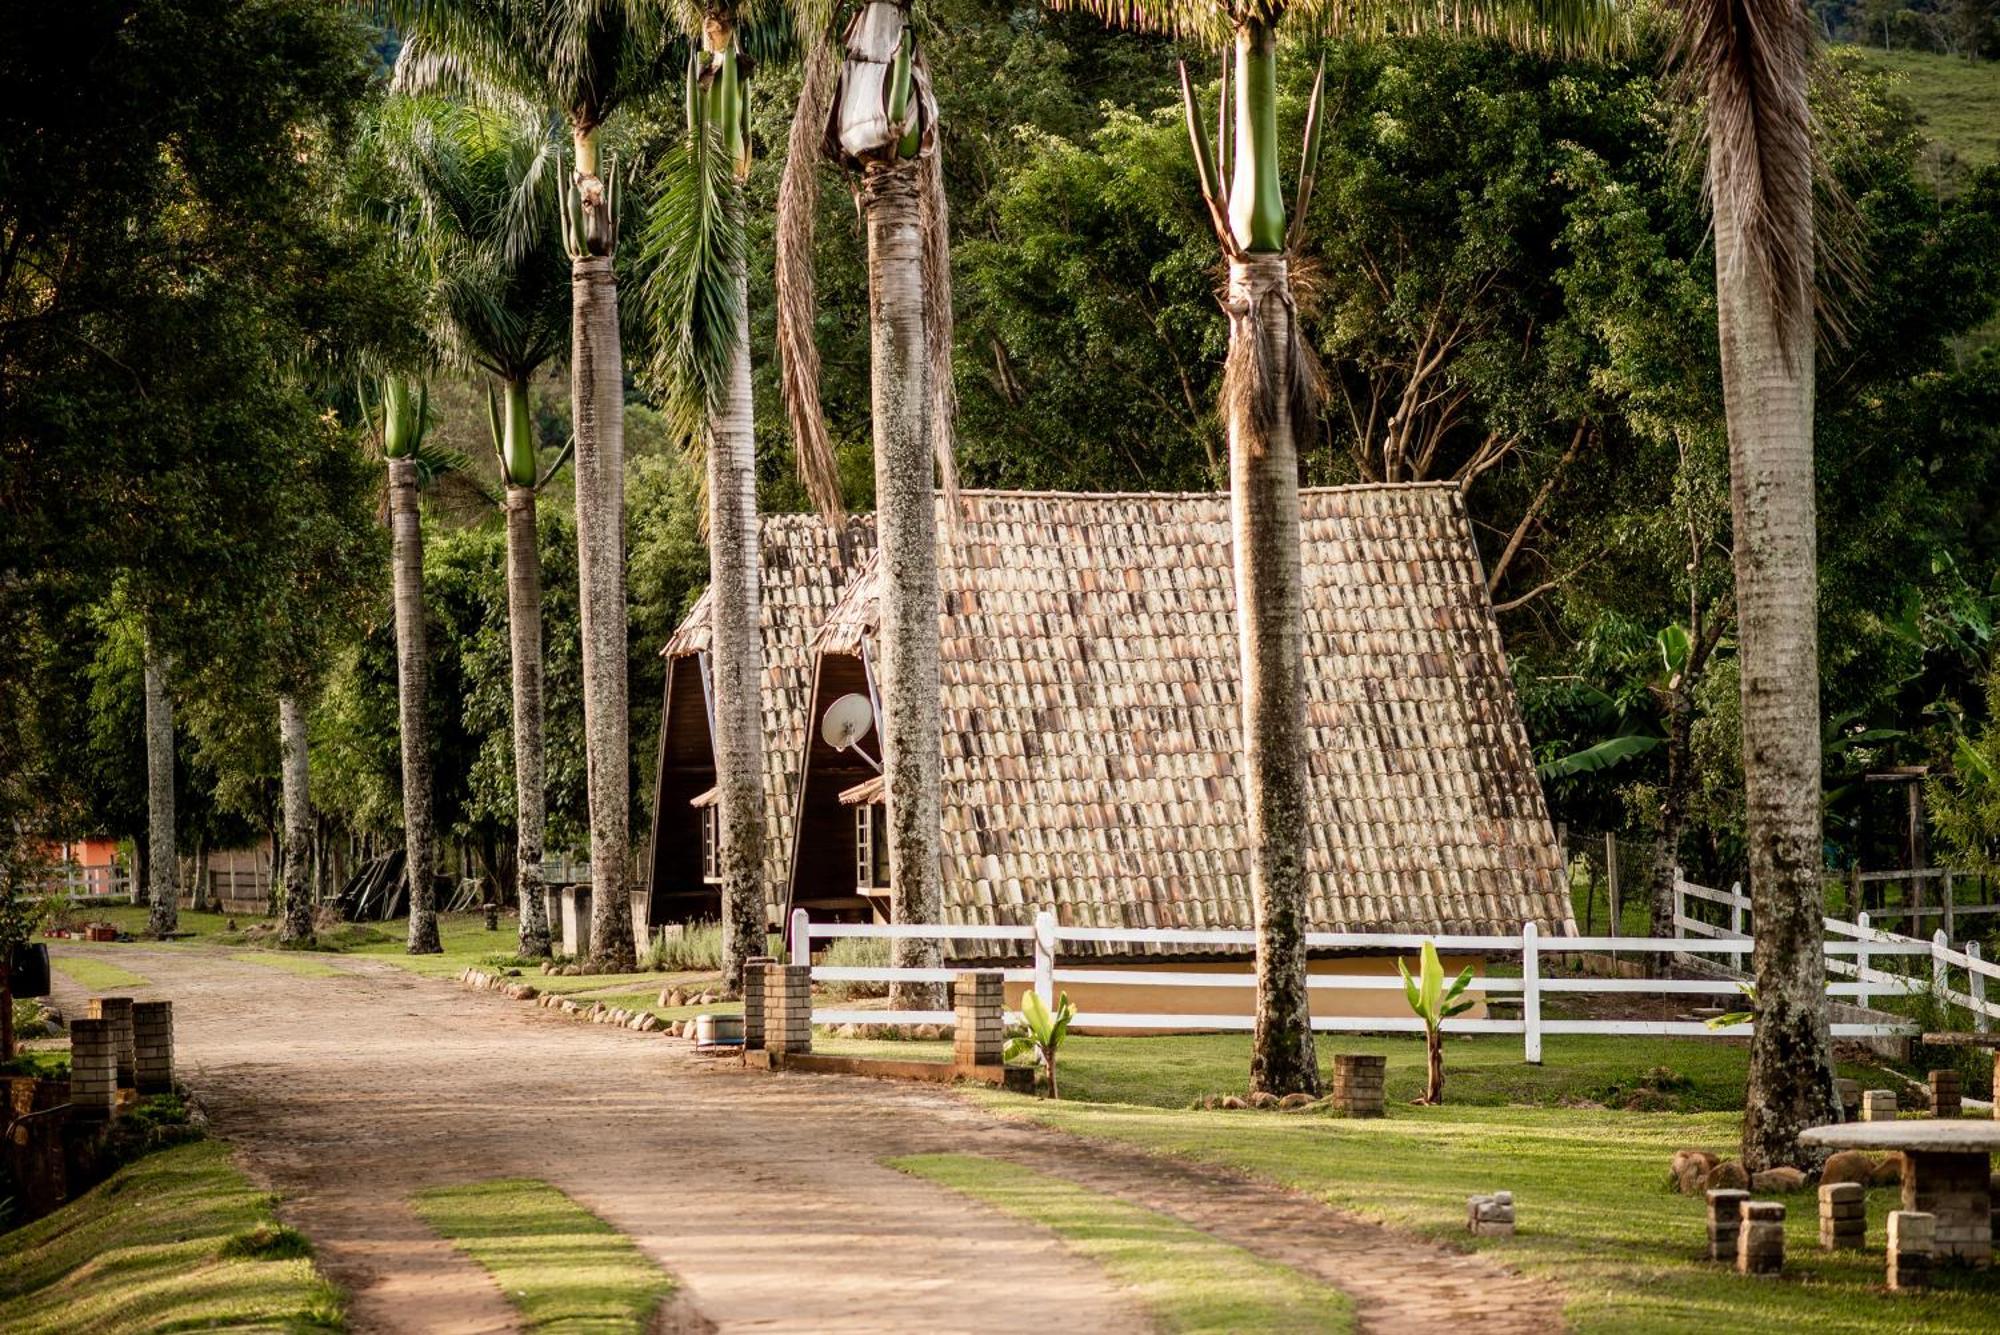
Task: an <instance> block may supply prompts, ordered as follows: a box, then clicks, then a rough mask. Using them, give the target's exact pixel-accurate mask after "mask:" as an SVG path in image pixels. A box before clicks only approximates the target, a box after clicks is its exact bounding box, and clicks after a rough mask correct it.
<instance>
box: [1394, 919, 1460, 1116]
mask: <svg viewBox="0 0 2000 1335" xmlns="http://www.w3.org/2000/svg"><path fill="white" fill-rule="evenodd" d="M1396 972H1398V973H1400V974H1402V975H1403V995H1404V996H1406V997H1407V998H1409V1002H1410V1009H1411V1010H1412V1011H1413V1012H1415V1013H1416V1016H1417V1018H1418V1019H1420V1020H1422V1021H1423V1022H1424V1051H1425V1055H1426V1056H1427V1057H1428V1058H1429V1074H1428V1076H1427V1078H1426V1079H1425V1081H1424V1096H1423V1097H1422V1098H1420V1099H1418V1100H1417V1102H1418V1103H1428V1104H1438V1103H1443V1102H1444V1022H1445V1021H1446V1020H1449V1019H1450V1018H1451V1017H1452V1016H1454V1015H1457V1014H1459V1013H1461V1012H1463V1011H1467V1010H1470V1009H1472V1000H1471V998H1469V997H1467V998H1465V999H1463V1000H1461V999H1460V998H1461V996H1462V994H1463V993H1464V992H1465V989H1466V988H1468V987H1470V986H1472V966H1471V965H1469V964H1468V965H1467V966H1466V967H1465V968H1464V969H1462V970H1460V972H1459V975H1458V977H1457V978H1456V979H1454V980H1453V981H1452V984H1451V986H1450V987H1449V988H1447V987H1446V986H1445V982H1444V962H1443V961H1442V960H1440V959H1439V958H1438V952H1437V947H1436V946H1435V945H1433V944H1432V943H1431V942H1429V941H1426V942H1424V953H1423V957H1422V959H1421V960H1420V961H1419V962H1418V964H1417V976H1416V977H1414V978H1412V977H1411V976H1410V971H1409V969H1408V968H1407V967H1405V966H1404V964H1403V961H1402V960H1400V959H1399V960H1397V961H1396Z"/></svg>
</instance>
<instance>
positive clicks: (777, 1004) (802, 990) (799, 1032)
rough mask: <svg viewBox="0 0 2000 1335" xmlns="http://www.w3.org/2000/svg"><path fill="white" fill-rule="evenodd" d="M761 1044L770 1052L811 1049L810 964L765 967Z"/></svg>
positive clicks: (768, 965) (770, 965) (806, 1050)
mask: <svg viewBox="0 0 2000 1335" xmlns="http://www.w3.org/2000/svg"><path fill="white" fill-rule="evenodd" d="M764 1046H765V1048H767V1049H768V1050H770V1051H772V1052H779V1053H784V1052H811V1051H812V1046H813V1034H812V966H811V965H809V964H767V965H765V966H764Z"/></svg>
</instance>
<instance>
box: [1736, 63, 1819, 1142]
mask: <svg viewBox="0 0 2000 1335" xmlns="http://www.w3.org/2000/svg"><path fill="white" fill-rule="evenodd" d="M1801 77H1803V76H1801ZM1730 161H1731V159H1730V158H1729V156H1728V155H1727V154H1725V153H1722V152H1712V153H1711V156H1710V163H1709V166H1710V171H1711V172H1712V173H1714V174H1715V179H1714V189H1713V190H1712V196H1713V198H1714V201H1715V275H1716V315H1717V327H1718V331H1719V333H1720V335H1721V351H1722V386H1723V401H1724V404H1725V407H1726V410H1727V416H1728V423H1729V471H1730V506H1731V514H1732V522H1733V525H1734V535H1735V560H1736V616H1737V635H1738V644H1739V662H1740V664H1741V676H1742V710H1743V723H1742V727H1743V783H1744V797H1745V818H1746V825H1747V833H1748V836H1749V845H1750V897H1751V911H1752V913H1753V915H1754V918H1755V935H1756V952H1755V971H1756V975H1757V1000H1756V1012H1757V1026H1756V1033H1755V1036H1754V1037H1753V1038H1752V1039H1751V1043H1750V1080H1749V1087H1748V1089H1747V1090H1746V1092H1745V1112H1744V1118H1743V1161H1744V1165H1745V1167H1747V1168H1749V1169H1750V1170H1752V1171H1753V1172H1754V1171H1756V1170H1758V1169H1762V1168H1768V1167H1773V1166H1776V1165H1780V1164H1800V1163H1803V1162H1804V1161H1805V1159H1806V1158H1807V1157H1808V1156H1805V1155H1803V1154H1802V1153H1801V1150H1800V1146H1799V1143H1798V1136H1799V1133H1800V1132H1801V1131H1804V1130H1805V1129H1807V1128H1808V1127H1812V1126H1818V1125H1821V1124H1823V1123H1826V1122H1831V1121H1833V1120H1835V1119H1836V1117H1837V1116H1838V1115H1839V1113H1838V1110H1839V1105H1838V1103H1837V1102H1836V1101H1835V1095H1834V1087H1833V1063H1832V1050H1831V1046H1830V1040H1829V1035H1828V1030H1827V1013H1826V964H1825V960H1824V958H1823V956H1822V954H1821V940H1822V936H1823V930H1824V929H1823V928H1822V925H1821V916H1822V912H1823V909H1822V903H1821V889H1820V875H1821V871H1820V869H1821V862H1822V852H1821V845H1820V750H1819V748H1820V737H1819V638H1818V622H1817V613H1818V602H1817V594H1818V577H1817V570H1816V567H1815V548H1814V542H1815V534H1814V517H1813V515H1814V480H1813V346H1812V339H1813V330H1812V319H1811V315H1810V312H1811V309H1812V306H1811V301H1810V298H1809V297H1801V298H1798V300H1799V301H1800V302H1801V303H1802V309H1803V310H1804V311H1805V312H1807V313H1806V314H1805V315H1804V316H1803V317H1800V318H1796V319H1793V320H1790V321H1786V320H1782V319H1781V318H1780V316H1779V310H1778V307H1777V304H1776V302H1775V300H1774V294H1773V292H1772V291H1771V286H1770V285H1769V284H1767V283H1765V282H1762V281H1760V280H1759V278H1758V276H1757V273H1756V267H1755V264H1754V262H1753V259H1752V257H1751V255H1750V254H1749V253H1748V247H1747V245H1746V238H1745V235H1744V219H1743V218H1742V217H1741V216H1739V214H1738V212H1737V200H1738V197H1739V196H1738V192H1737V191H1735V190H1732V189H1730V188H1729V183H1728V182H1727V181H1726V180H1724V179H1723V174H1725V173H1726V172H1727V171H1728V169H1729V164H1730ZM1799 213H1800V215H1801V216H1799V217H1798V218H1796V219H1795V220H1794V221H1795V222H1796V223H1797V224H1798V225H1799V226H1801V227H1802V228H1803V230H1804V236H1803V244H1802V248H1801V250H1800V251H1799V253H1800V254H1803V255H1805V256H1810V255H1811V254H1812V233H1811V228H1812V219H1811V214H1810V205H1809V200H1808V202H1807V203H1806V205H1805V206H1804V207H1803V208H1802V209H1800V210H1799ZM1781 281H1790V276H1788V278H1787V279H1786V280H1781ZM1798 281H1809V275H1804V276H1800V277H1799V278H1798Z"/></svg>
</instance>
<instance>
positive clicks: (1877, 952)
mask: <svg viewBox="0 0 2000 1335" xmlns="http://www.w3.org/2000/svg"><path fill="white" fill-rule="evenodd" d="M1690 899H1692V900H1696V901H1699V902H1702V903H1708V904H1717V905H1720V906H1722V907H1723V908H1724V909H1726V910H1727V912H1728V917H1729V925H1728V926H1727V927H1724V926H1722V925H1720V924H1718V923H1710V922H1707V921H1705V920H1703V919H1702V918H1700V917H1698V916H1696V915H1694V914H1691V913H1689V912H1688V901H1689V900H1690ZM1821 921H1822V922H1823V924H1824V926H1825V930H1826V935H1827V940H1826V944H1825V950H1826V971H1827V972H1828V973H1829V974H1833V975H1837V976H1838V977H1840V978H1842V979H1852V980H1853V981H1851V982H1839V983H1833V982H1829V983H1828V984H1827V988H1826V992H1827V995H1828V996H1833V997H1841V998H1851V999H1852V1000H1853V1001H1854V1004H1855V1005H1857V1006H1868V1005H1871V1004H1872V1003H1873V1002H1874V999H1875V998H1876V996H1878V995H1882V996H1914V995H1917V994H1919V993H1924V992H1932V993H1935V994H1936V995H1937V996H1939V997H1941V998H1943V999H1944V1000H1946V1001H1950V1002H1952V1003H1954V1004H1955V1005H1959V1006H1963V1007H1965V1009H1966V1010H1968V1011H1970V1012H1971V1013H1972V1023H1973V1026H1974V1028H1976V1029H1977V1030H1978V1031H1979V1032H1981V1033H1985V1032H1986V1031H1987V1030H1988V1029H1990V1028H1991V1027H1992V1022H1993V1021H1994V1020H1995V1019H2000V1000H1996V1001H1992V1002H1989V1001H1988V1000H1987V999H1986V994H1987V990H1988V988H1987V980H1988V979H2000V963H1995V962H1993V961H1990V960H1986V959H1984V958H1982V957H1981V955H1980V951H1979V943H1978V942H1977V941H1967V942H1966V943H1965V948H1964V949H1963V950H1954V949H1953V948H1952V945H1951V939H1950V937H1949V936H1947V935H1946V934H1945V932H1944V930H1943V929H1942V928H1940V929H1939V930H1938V931H1936V932H1934V933H1933V934H1932V935H1931V938H1930V940H1928V941H1926V940H1922V939H1920V938H1918V937H1911V936H1898V935H1897V934H1896V933H1894V932H1884V931H1881V930H1879V929H1877V928H1876V927H1874V926H1873V925H1872V924H1871V923H1870V921H1869V917H1868V915H1867V914H1866V913H1863V914H1860V915H1858V917H1857V918H1856V920H1855V921H1854V922H1847V921H1845V920H1844V919H1840V918H1835V917H1830V916H1823V917H1822V919H1821ZM1674 931H1675V933H1676V934H1677V939H1679V940H1681V941H1682V942H1683V943H1684V944H1688V945H1690V946H1691V945H1692V942H1691V941H1688V939H1687V938H1688V935H1689V934H1692V935H1693V936H1697V937H1704V938H1708V939H1709V940H1738V941H1741V940H1748V939H1749V935H1748V934H1749V931H1750V897H1749V896H1748V895H1746V894H1744V893H1743V887H1742V886H1741V885H1733V886H1731V887H1730V888H1729V889H1727V890H1712V889H1710V888H1708V887H1707V886H1703V885H1694V884H1692V883H1690V882H1688V881H1685V880H1676V881H1675V882H1674ZM1922 960H1929V961H1930V968H1929V970H1925V969H1924V968H1923V967H1922V965H1921V963H1918V962H1919V961H1922ZM1904 961H1908V962H1910V963H1911V964H1912V965H1913V967H1912V968H1911V969H1910V970H1909V971H1907V972H1899V971H1897V970H1896V969H1895V968H1894V967H1893V966H1894V965H1895V964H1897V963H1899V962H1904ZM1885 963H1887V964H1889V965H1891V966H1892V967H1890V968H1884V967H1882V966H1883V964H1885ZM1954 973H1956V974H1957V975H1958V978H1957V979H1955V978H1954V976H1953V975H1954ZM1960 979H1962V981H1963V986H1962V987H1959V986H1954V983H1955V982H1957V981H1959V980H1960Z"/></svg>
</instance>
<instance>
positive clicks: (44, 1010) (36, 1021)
mask: <svg viewBox="0 0 2000 1335" xmlns="http://www.w3.org/2000/svg"><path fill="white" fill-rule="evenodd" d="M55 1031H56V1026H55V1021H54V1020H53V1019H51V1018H50V1016H49V1008H48V1007H47V1006H44V1005H43V1004H42V1003H41V1002H39V1001H37V1000H36V999H35V998H33V997H17V998H15V1000H14V1037H15V1038H17V1039H28V1038H47V1037H48V1036H49V1035H51V1034H53V1033H55Z"/></svg>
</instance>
